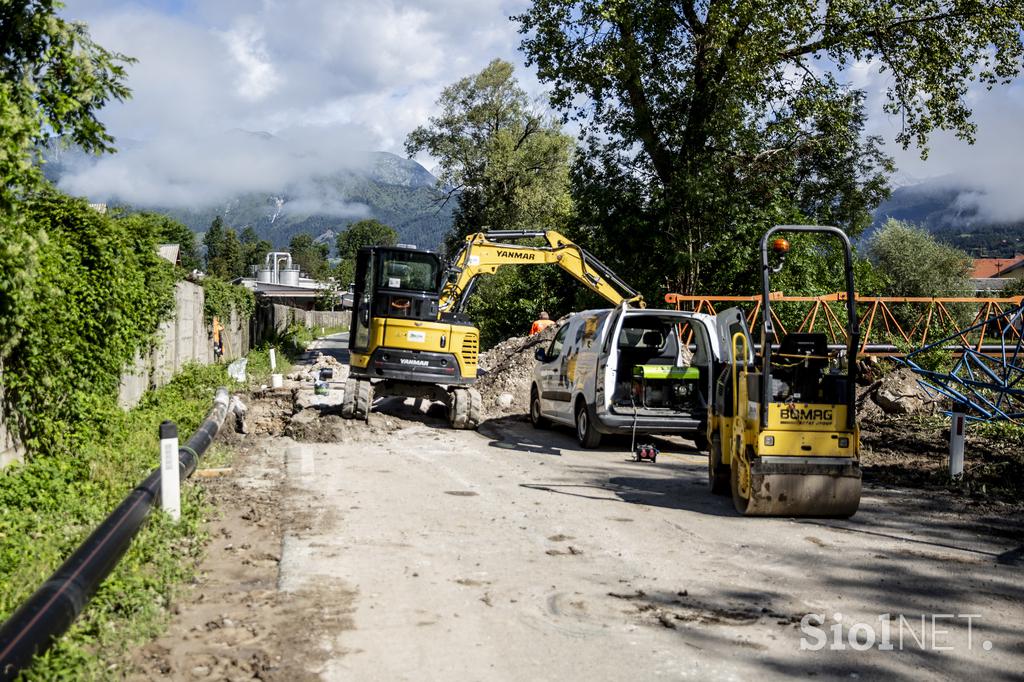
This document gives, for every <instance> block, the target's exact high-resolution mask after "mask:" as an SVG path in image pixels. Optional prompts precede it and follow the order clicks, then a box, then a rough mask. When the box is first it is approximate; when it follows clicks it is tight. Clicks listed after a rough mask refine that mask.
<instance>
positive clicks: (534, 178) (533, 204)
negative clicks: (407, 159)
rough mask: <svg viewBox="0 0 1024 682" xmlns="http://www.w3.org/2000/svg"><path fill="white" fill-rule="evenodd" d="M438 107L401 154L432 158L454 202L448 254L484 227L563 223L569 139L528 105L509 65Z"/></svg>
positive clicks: (459, 85) (447, 95) (498, 65)
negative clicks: (436, 161)
mask: <svg viewBox="0 0 1024 682" xmlns="http://www.w3.org/2000/svg"><path fill="white" fill-rule="evenodd" d="M437 103H438V105H439V106H440V108H441V114H440V115H439V116H436V117H433V118H431V119H430V123H429V125H427V126H420V127H418V128H416V129H415V130H413V131H412V132H411V133H410V134H409V136H408V138H406V141H405V149H406V152H407V153H408V154H409V155H410V156H413V155H415V154H418V153H420V152H423V151H425V152H427V153H428V154H430V155H431V156H433V157H435V158H436V159H437V160H438V163H439V165H440V168H441V174H440V178H439V179H440V181H441V183H442V184H443V185H445V186H446V187H447V188H448V192H449V195H448V196H449V198H453V197H456V196H457V197H458V202H459V203H458V206H457V208H456V211H455V227H454V230H453V232H454V235H453V237H454V239H451V238H450V239H449V240H448V243H449V247H451V246H452V245H453V244H454V243H455V242H457V241H459V239H460V238H461V237H463V236H465V235H466V234H468V233H470V232H476V231H479V230H481V229H485V228H490V229H504V230H508V229H542V228H550V227H554V226H560V225H562V224H564V223H565V221H566V218H567V217H568V215H569V214H570V213H571V211H572V200H571V197H570V195H569V159H570V156H571V154H572V151H573V139H572V138H571V137H569V136H568V135H565V134H564V133H563V132H562V131H561V129H560V127H559V126H558V124H557V123H555V122H554V121H551V120H549V119H548V117H546V116H545V115H544V114H543V113H542V112H540V111H538V110H537V109H536V107H533V106H531V104H530V101H529V99H528V98H527V96H526V93H525V92H524V91H523V89H522V88H521V87H520V86H519V83H518V81H516V79H515V77H514V76H513V66H512V65H511V64H509V63H508V62H506V61H502V60H500V59H495V60H494V61H492V62H491V63H490V64H488V65H487V67H485V68H484V69H483V70H482V71H481V72H480V73H477V74H474V75H472V76H468V77H466V78H463V79H461V80H459V81H458V82H456V83H454V84H452V85H450V86H448V87H447V88H445V89H444V91H442V93H441V97H440V98H439V99H438V101H437Z"/></svg>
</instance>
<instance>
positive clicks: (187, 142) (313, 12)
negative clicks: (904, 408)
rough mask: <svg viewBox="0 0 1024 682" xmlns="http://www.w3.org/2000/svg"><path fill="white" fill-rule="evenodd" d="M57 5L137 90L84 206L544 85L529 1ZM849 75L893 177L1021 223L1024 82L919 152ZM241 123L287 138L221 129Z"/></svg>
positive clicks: (88, 183) (201, 184)
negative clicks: (466, 89)
mask: <svg viewBox="0 0 1024 682" xmlns="http://www.w3.org/2000/svg"><path fill="white" fill-rule="evenodd" d="M66 4H67V7H66V8H65V10H64V12H63V14H64V16H66V17H67V18H71V19H80V20H83V21H85V22H87V23H88V24H89V27H90V31H91V33H92V35H93V37H94V38H95V39H96V41H97V42H98V43H99V44H101V45H103V46H105V47H107V48H109V49H112V50H116V51H119V52H122V53H124V54H128V55H131V56H133V57H135V58H136V59H138V63H136V64H134V65H132V66H131V67H129V79H128V84H129V86H130V87H131V88H132V90H133V97H132V98H131V99H130V100H128V101H127V102H126V103H113V104H111V105H109V106H108V107H107V108H106V109H104V110H103V111H102V112H101V113H100V119H101V120H102V121H103V122H104V123H105V124H106V125H107V126H108V128H109V130H110V131H111V132H112V133H113V134H114V135H115V136H116V137H118V138H119V139H120V140H122V144H121V145H120V146H121V149H122V151H121V153H120V154H118V155H117V156H115V157H108V158H104V159H102V160H101V161H100V163H99V165H97V166H96V167H94V168H90V169H89V170H88V171H85V170H83V171H82V172H80V173H77V174H72V175H71V176H69V177H68V178H67V180H66V181H65V182H64V183H63V186H64V187H65V189H67V190H68V191H71V192H73V193H75V194H83V195H88V196H90V197H92V198H96V199H103V198H104V197H103V196H101V195H102V194H104V193H109V191H110V190H111V189H114V190H116V192H117V193H118V194H119V195H120V197H121V198H122V199H124V200H127V201H130V202H132V203H138V204H154V203H156V204H158V205H164V206H169V207H170V206H188V205H197V204H206V205H209V204H212V203H215V202H217V201H220V200H224V199H226V198H228V197H230V196H232V195H233V194H237V193H238V192H239V191H268V192H272V191H280V190H281V189H282V187H285V186H287V185H288V183H290V182H297V181H300V180H301V179H302V178H305V177H309V176H311V175H313V174H315V173H316V172H317V171H319V170H321V169H324V168H329V167H331V166H332V165H344V164H345V163H350V162H351V161H350V159H354V158H357V157H358V152H361V151H372V150H379V151H388V152H393V153H396V154H400V155H404V150H403V142H404V139H405V136H406V135H407V134H408V133H409V132H410V131H411V130H412V129H413V128H414V127H416V126H417V125H420V124H422V123H424V122H425V121H426V120H427V118H428V117H429V116H430V115H431V114H433V113H435V102H436V100H437V98H438V96H439V94H440V92H441V89H442V88H443V87H445V86H446V85H448V84H450V83H452V82H454V81H456V80H458V79H459V78H461V77H463V76H466V75H468V74H471V73H474V72H476V71H479V70H480V69H482V68H483V67H484V66H485V65H486V64H487V63H488V62H489V61H490V60H491V59H494V58H496V57H500V58H503V59H506V60H509V61H511V62H512V63H514V64H516V65H517V76H518V78H519V79H520V82H521V84H522V85H523V86H524V87H525V88H526V90H527V91H528V92H529V93H530V94H531V95H532V96H534V97H537V98H541V97H543V94H544V88H543V86H542V85H541V84H540V83H539V82H538V81H537V79H536V77H535V75H534V74H533V73H532V72H531V71H530V70H529V69H527V68H526V67H525V66H524V65H523V59H522V55H521V54H520V53H519V52H518V45H519V35H518V33H517V25H516V24H515V23H514V22H512V21H510V20H509V16H510V15H513V14H517V13H519V12H520V11H522V10H523V8H524V7H526V6H527V5H528V0H206V1H205V2H204V1H201V0H67V2H66ZM849 78H850V80H851V82H852V83H853V84H854V85H855V86H857V87H863V88H865V89H866V90H867V91H868V92H869V99H868V102H869V112H870V118H869V121H870V122H869V132H872V133H877V134H881V135H882V136H883V137H884V138H885V139H886V140H887V141H888V142H889V147H888V151H889V153H891V154H892V155H893V156H895V157H896V160H897V165H898V172H897V174H896V176H895V178H894V181H895V183H896V184H912V183H915V182H920V181H923V180H927V179H932V178H943V179H944V182H948V183H951V184H952V185H955V186H962V187H963V188H964V189H963V192H962V194H961V198H960V201H961V203H963V205H964V206H965V207H975V208H977V209H978V210H979V212H980V213H981V214H982V216H983V217H987V218H992V219H994V220H1018V219H1024V192H1022V191H1020V189H1019V178H1021V177H1022V176H1024V125H1022V122H1024V79H1019V80H1018V81H1017V82H1016V83H1014V85H1013V86H1011V87H1009V88H1000V89H998V90H994V91H991V92H987V91H985V90H984V89H980V88H979V89H977V90H972V91H971V92H970V94H969V96H970V97H971V99H972V103H973V104H974V107H975V113H976V120H977V122H978V124H979V128H980V130H979V133H978V140H977V144H976V145H974V146H969V145H967V144H965V143H962V142H959V141H956V140H955V139H953V138H952V136H950V135H946V134H943V133H938V134H936V135H935V136H934V138H933V142H932V145H931V153H930V156H929V158H928V160H927V161H922V160H921V159H920V156H919V153H918V151H917V150H914V149H911V150H908V151H904V150H902V149H900V148H899V147H898V146H897V145H895V143H894V142H893V139H894V137H895V135H896V133H897V132H898V131H899V125H900V123H899V120H898V119H893V118H892V117H890V116H888V115H886V114H884V113H882V111H881V103H882V97H881V92H882V91H883V90H884V88H885V86H886V85H887V80H886V78H887V77H886V76H885V75H884V74H879V73H878V71H877V69H875V68H873V67H872V66H871V65H869V64H857V65H855V66H854V69H853V70H852V71H851V72H849ZM238 130H244V131H266V132H269V133H272V134H273V135H274V136H276V137H278V138H281V139H282V140H284V141H286V142H287V144H277V143H275V142H274V141H268V140H261V139H255V140H254V139H248V140H247V139H243V138H240V137H239V136H238V135H233V134H225V133H227V132H229V131H238ZM420 161H422V162H423V163H424V165H426V166H427V167H428V168H429V167H430V166H431V165H432V162H431V160H430V159H429V158H421V159H420ZM154 199H159V200H160V201H156V202H154V201H153V200H154ZM161 202H162V203H161Z"/></svg>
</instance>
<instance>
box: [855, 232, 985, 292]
mask: <svg viewBox="0 0 1024 682" xmlns="http://www.w3.org/2000/svg"><path fill="white" fill-rule="evenodd" d="M867 256H868V258H870V259H871V261H872V263H874V264H875V266H876V268H877V269H878V272H879V273H880V274H881V275H882V276H883V277H884V278H885V284H884V286H885V294H886V295H887V296H970V295H972V293H973V290H972V287H971V279H970V278H971V275H970V272H971V266H972V264H973V260H972V259H971V257H970V256H968V255H967V253H966V252H964V251H961V250H960V249H956V248H953V247H952V246H946V245H945V244H940V243H939V242H938V241H936V239H935V237H933V236H932V235H931V234H930V233H929V232H928V231H927V230H925V229H923V228H920V227H915V226H914V225H911V224H909V223H904V222H902V221H899V220H893V219H891V218H890V219H889V220H888V221H887V222H886V223H885V225H883V226H882V227H881V229H879V230H878V231H877V232H875V233H874V234H872V235H871V238H870V239H868V241H867Z"/></svg>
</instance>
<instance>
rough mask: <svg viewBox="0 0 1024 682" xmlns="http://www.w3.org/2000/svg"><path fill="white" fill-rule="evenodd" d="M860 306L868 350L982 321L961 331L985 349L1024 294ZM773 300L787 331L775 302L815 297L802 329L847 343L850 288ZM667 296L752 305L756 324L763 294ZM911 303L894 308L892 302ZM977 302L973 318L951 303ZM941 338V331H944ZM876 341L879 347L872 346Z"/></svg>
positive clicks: (713, 304) (924, 339) (692, 302)
mask: <svg viewBox="0 0 1024 682" xmlns="http://www.w3.org/2000/svg"><path fill="white" fill-rule="evenodd" d="M856 298H857V308H858V316H859V320H858V321H859V322H860V333H861V349H860V353H861V354H863V355H902V353H901V352H899V351H898V350H895V349H894V348H889V349H887V350H878V347H886V346H889V347H895V346H898V345H903V346H905V347H907V348H921V347H922V346H925V345H927V343H928V339H929V337H930V336H931V335H932V334H933V332H934V330H935V328H936V327H938V328H939V329H940V334H941V333H942V331H943V329H942V328H943V327H945V329H965V328H968V327H973V326H974V325H981V326H980V327H979V328H978V329H977V330H975V331H974V332H972V333H971V335H970V338H968V336H966V335H964V334H960V340H961V342H962V343H963V344H964V345H965V346H967V347H969V348H974V349H975V350H976V351H978V352H979V353H980V352H983V350H984V349H985V347H986V346H987V345H988V344H993V345H998V344H1000V343H1001V339H1000V336H999V332H1000V330H999V329H998V328H997V326H996V325H995V324H992V325H991V328H990V325H989V324H988V323H987V320H989V319H990V318H992V317H993V316H996V315H999V314H1001V313H1003V312H1005V311H1006V309H1007V308H1012V307H1014V306H1018V305H1020V304H1021V302H1022V301H1024V296H1013V297H1005V298H968V297H946V298H942V297H924V296H920V297H917V296H902V297H901V296H857V297H856ZM769 300H770V301H771V302H772V304H773V305H772V308H771V314H772V321H773V322H774V323H775V325H776V327H777V328H778V329H779V330H780V331H781V333H782V334H785V333H786V327H785V325H784V324H783V323H782V320H781V319H779V316H778V309H777V306H775V303H776V302H778V303H781V304H785V303H805V304H807V303H809V304H811V305H810V307H809V309H808V311H807V313H806V314H804V315H803V316H802V319H801V321H800V324H799V325H798V326H797V328H796V329H794V331H797V332H814V331H819V332H824V333H825V334H826V335H827V336H828V338H829V341H830V343H833V344H840V343H846V323H845V317H846V308H845V306H844V305H842V304H843V303H845V301H846V294H845V293H844V292H836V293H833V294H825V295H822V296H786V295H785V294H783V293H782V292H780V291H773V292H772V293H771V294H770V295H769ZM665 302H666V303H668V304H670V305H675V307H676V310H692V311H695V312H699V313H707V314H709V315H715V314H717V313H718V309H719V308H722V309H724V308H729V307H740V308H745V309H746V311H747V312H746V317H747V325H748V326H749V327H750V328H751V329H753V328H755V327H756V326H757V324H758V320H759V318H760V315H761V307H762V302H761V296H704V295H686V294H666V295H665ZM896 305H899V306H909V308H905V309H904V310H902V311H900V312H901V315H899V316H897V315H895V314H894V313H893V310H892V306H896ZM954 305H955V306H968V305H969V306H971V310H972V312H971V313H970V314H971V315H972V317H973V319H972V321H971V322H970V324H965V323H964V322H965V319H966V317H960V318H959V319H957V317H956V316H955V315H954V314H953V313H952V312H951V311H950V309H949V306H954ZM897 317H901V318H903V319H904V321H905V322H906V321H907V320H908V319H914V322H913V324H910V325H909V328H904V326H905V325H901V324H900V322H899V320H898V319H897ZM1011 333H1012V334H1014V335H1015V337H1014V338H1020V336H1021V330H1019V329H1016V328H1014V329H1013V330H1012V332H1011ZM940 338H941V336H940ZM872 347H873V348H872Z"/></svg>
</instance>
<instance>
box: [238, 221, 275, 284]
mask: <svg viewBox="0 0 1024 682" xmlns="http://www.w3.org/2000/svg"><path fill="white" fill-rule="evenodd" d="M239 241H240V242H242V255H243V260H244V261H245V274H246V275H248V274H249V270H250V267H251V266H253V265H262V264H263V261H264V259H265V258H266V257H267V254H268V253H270V252H271V251H273V250H274V245H273V244H271V243H270V242H268V241H267V240H266V239H260V237H259V235H258V234H256V230H254V229H253V228H252V227H251V226H249V227H246V228H245V229H244V230H242V234H241V236H240V237H239Z"/></svg>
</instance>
